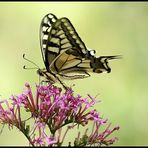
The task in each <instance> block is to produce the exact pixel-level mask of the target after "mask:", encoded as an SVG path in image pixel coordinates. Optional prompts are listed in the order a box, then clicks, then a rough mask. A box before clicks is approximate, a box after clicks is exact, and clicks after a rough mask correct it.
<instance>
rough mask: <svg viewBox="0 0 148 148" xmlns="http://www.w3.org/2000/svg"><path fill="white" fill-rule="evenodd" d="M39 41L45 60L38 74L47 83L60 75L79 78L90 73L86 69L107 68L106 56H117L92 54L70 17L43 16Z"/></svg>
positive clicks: (59, 80)
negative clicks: (96, 55)
mask: <svg viewBox="0 0 148 148" xmlns="http://www.w3.org/2000/svg"><path fill="white" fill-rule="evenodd" d="M40 45H41V51H42V56H43V61H44V63H45V67H46V68H44V69H42V70H41V69H39V70H38V74H39V75H40V76H43V77H45V78H46V79H47V81H49V82H51V83H55V82H57V81H58V82H60V83H61V84H62V85H63V86H64V88H66V87H65V85H64V84H63V82H62V79H63V78H64V79H81V78H87V77H89V76H90V74H89V73H90V72H94V73H102V72H104V71H106V72H108V73H109V72H110V71H111V68H110V67H109V66H108V60H112V59H117V58H118V56H100V57H95V56H94V55H95V50H88V49H87V48H86V46H85V44H84V42H83V41H82V40H81V38H80V37H79V35H78V34H77V32H76V30H75V28H74V27H73V25H72V24H71V22H70V20H69V19H68V18H66V17H62V18H59V19H58V18H57V17H56V16H55V15H54V14H52V13H49V14H47V15H45V16H44V18H43V19H42V21H41V26H40Z"/></svg>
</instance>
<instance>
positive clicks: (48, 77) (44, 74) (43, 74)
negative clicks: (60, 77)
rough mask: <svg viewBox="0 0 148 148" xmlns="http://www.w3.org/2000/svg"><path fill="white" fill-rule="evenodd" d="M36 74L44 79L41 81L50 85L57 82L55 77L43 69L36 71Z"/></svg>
mask: <svg viewBox="0 0 148 148" xmlns="http://www.w3.org/2000/svg"><path fill="white" fill-rule="evenodd" d="M37 74H38V75H39V76H41V77H43V78H44V80H43V81H48V82H50V83H55V82H57V78H56V75H55V74H53V73H52V72H51V71H47V70H46V69H45V68H43V69H38V70H37Z"/></svg>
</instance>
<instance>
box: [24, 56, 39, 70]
mask: <svg viewBox="0 0 148 148" xmlns="http://www.w3.org/2000/svg"><path fill="white" fill-rule="evenodd" d="M23 59H25V60H26V61H28V62H30V63H32V64H33V65H35V66H36V67H34V68H28V67H26V66H25V65H24V66H23V68H24V69H39V66H38V65H37V64H36V63H34V62H33V61H31V60H29V59H28V58H26V55H25V54H23Z"/></svg>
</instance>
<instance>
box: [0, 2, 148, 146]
mask: <svg viewBox="0 0 148 148" xmlns="http://www.w3.org/2000/svg"><path fill="white" fill-rule="evenodd" d="M49 12H51V13H53V14H55V15H56V16H57V17H63V16H65V17H68V18H69V19H70V20H71V22H72V24H73V25H74V27H75V29H76V30H77V32H78V34H79V35H80V37H81V39H82V40H83V41H84V42H85V44H86V46H87V47H89V48H91V49H95V50H96V52H97V53H96V55H97V56H100V55H119V54H120V55H123V59H121V60H114V61H110V63H109V64H110V66H111V68H112V72H111V73H109V74H106V73H103V74H100V75H99V74H92V75H91V77H89V78H87V79H83V80H75V81H68V82H66V83H67V85H72V84H76V86H75V87H74V90H75V91H76V93H79V94H81V95H83V96H87V94H91V95H92V96H96V95H97V94H99V95H98V99H100V100H101V103H99V104H98V105H97V106H96V107H97V110H98V111H100V112H101V113H102V114H103V116H104V118H108V120H109V122H111V123H112V125H114V126H115V125H119V126H120V127H121V129H120V131H119V132H116V133H115V134H114V135H115V136H117V137H118V138H119V141H118V142H117V143H116V144H115V145H119V146H126V145H132V146H133V145H135V146H137V145H142V146H144V145H148V64H147V63H148V3H146V2H12V3H11V2H0V69H1V71H0V95H1V99H6V98H7V99H8V98H9V97H10V96H11V95H12V94H20V93H21V92H22V91H23V89H24V84H25V82H29V83H30V84H31V85H32V87H35V83H38V76H37V74H36V71H35V70H24V69H23V65H27V66H28V67H31V66H32V65H31V64H30V63H27V62H26V61H25V60H23V58H22V55H23V53H26V55H27V57H28V58H29V59H32V60H33V61H34V62H35V63H36V64H38V65H39V66H40V67H41V68H43V67H44V63H43V60H42V56H41V51H40V44H39V26H40V22H41V19H42V18H43V16H44V15H46V14H47V13H49ZM70 138H72V134H71V136H70ZM6 145H7V146H8V145H9V146H18V145H22V146H23V145H28V141H27V140H26V139H25V137H24V136H23V135H22V134H21V133H20V132H19V131H18V130H15V129H14V130H11V131H8V129H7V127H5V128H4V131H3V133H2V134H1V135H0V146H6Z"/></svg>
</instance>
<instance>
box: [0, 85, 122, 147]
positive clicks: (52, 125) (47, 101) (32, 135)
mask: <svg viewBox="0 0 148 148" xmlns="http://www.w3.org/2000/svg"><path fill="white" fill-rule="evenodd" d="M25 87H26V89H25V91H24V92H23V93H22V94H20V95H18V96H12V97H11V103H10V104H9V103H8V101H7V100H4V101H1V102H0V122H1V123H4V124H8V125H9V126H10V125H11V126H16V127H17V128H19V129H20V131H21V132H22V133H23V134H24V135H25V136H26V137H27V138H28V140H29V143H30V144H32V145H33V146H46V145H47V146H56V145H57V146H60V145H62V143H63V141H64V138H65V136H66V134H67V132H68V131H69V130H70V129H72V128H75V127H76V126H78V127H79V126H83V127H85V126H86V125H87V124H88V123H89V122H93V125H94V126H93V127H92V130H91V131H89V130H88V129H87V130H86V131H87V132H85V133H84V134H83V136H82V137H81V136H80V132H79V134H78V135H79V136H78V137H77V138H76V139H75V141H74V146H88V145H92V144H97V145H102V144H106V145H109V144H113V143H114V142H115V141H116V140H117V138H116V137H112V138H108V137H109V135H111V134H112V133H113V132H114V131H116V130H118V129H119V127H115V128H113V129H110V124H109V125H108V126H107V127H106V129H105V130H104V131H102V132H101V131H100V127H101V126H105V125H106V124H107V120H106V119H103V118H102V117H101V116H100V113H99V112H97V111H96V110H95V109H91V108H92V107H93V106H94V105H95V104H96V103H97V101H96V99H95V98H94V97H91V96H90V95H88V97H85V98H83V97H81V96H80V95H76V96H75V95H74V91H73V90H72V89H71V88H69V89H67V90H66V91H64V92H63V91H62V89H61V88H58V87H56V86H54V85H51V84H47V85H37V86H36V95H33V92H32V88H31V86H30V85H29V84H28V83H26V84H25ZM34 96H35V97H34ZM4 103H5V104H6V106H7V109H4V108H3V106H2V104H4ZM22 109H24V110H26V112H27V113H30V115H31V117H30V118H29V119H32V120H33V121H34V124H33V125H32V126H31V125H29V124H28V122H27V121H28V120H29V119H22V116H21V110H22ZM70 124H72V126H70ZM63 126H67V130H66V132H65V134H63V137H62V136H61V131H62V127H63ZM46 129H48V130H49V132H48V134H47V130H46ZM88 132H89V133H88ZM49 133H50V134H49Z"/></svg>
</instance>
